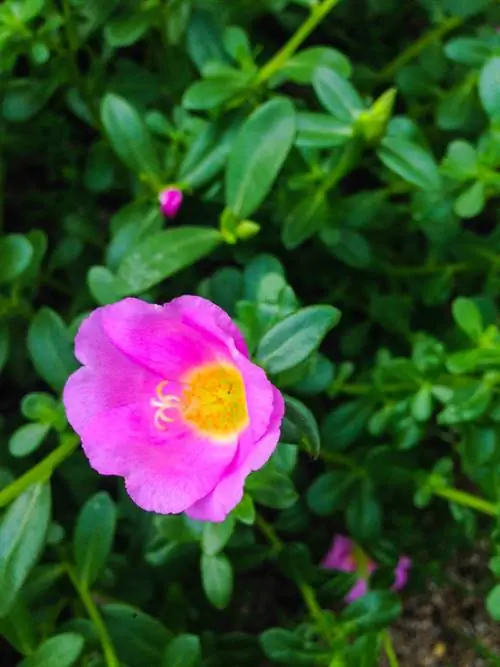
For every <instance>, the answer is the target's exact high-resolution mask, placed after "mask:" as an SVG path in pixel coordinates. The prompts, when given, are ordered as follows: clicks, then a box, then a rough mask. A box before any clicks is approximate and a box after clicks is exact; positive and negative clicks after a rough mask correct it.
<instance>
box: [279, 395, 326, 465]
mask: <svg viewBox="0 0 500 667" xmlns="http://www.w3.org/2000/svg"><path fill="white" fill-rule="evenodd" d="M285 407H286V410H285V417H284V420H283V424H282V436H281V437H282V440H284V441H285V442H289V443H292V444H297V445H299V444H302V445H304V446H305V447H306V448H307V450H308V451H309V452H311V454H312V455H313V456H317V455H318V454H319V450H320V448H321V440H320V437H319V428H318V423H317V422H316V419H315V417H314V415H313V413H312V412H311V410H309V408H308V407H307V406H306V405H304V403H302V402H301V401H299V400H298V399H296V398H292V397H291V396H285Z"/></svg>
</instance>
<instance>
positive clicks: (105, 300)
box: [87, 266, 129, 306]
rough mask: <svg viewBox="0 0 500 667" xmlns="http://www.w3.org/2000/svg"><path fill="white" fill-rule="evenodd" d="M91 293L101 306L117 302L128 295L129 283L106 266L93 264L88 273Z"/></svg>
mask: <svg viewBox="0 0 500 667" xmlns="http://www.w3.org/2000/svg"><path fill="white" fill-rule="evenodd" d="M87 283H88V286H89V290H90V293H91V294H92V296H93V297H94V299H95V300H96V301H97V303H98V304H99V305H100V306H107V305H108V304H110V303H116V302H117V301H120V299H123V297H124V296H128V294H129V289H128V285H127V283H126V282H125V281H124V280H121V279H120V278H118V277H117V276H115V275H114V274H113V273H112V272H111V271H110V270H109V269H107V268H106V267H105V266H91V267H90V269H89V272H88V274H87Z"/></svg>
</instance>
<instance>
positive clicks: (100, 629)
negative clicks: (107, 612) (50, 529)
mask: <svg viewBox="0 0 500 667" xmlns="http://www.w3.org/2000/svg"><path fill="white" fill-rule="evenodd" d="M65 567H66V570H67V572H68V575H69V578H70V579H71V582H72V583H73V586H74V587H75V590H76V592H77V593H78V595H79V597H80V600H81V601H82V603H83V606H84V607H85V609H86V610H87V614H88V615H89V618H90V620H91V621H92V623H93V624H94V627H95V629H96V632H97V635H98V637H99V641H100V642H101V646H102V650H103V653H104V658H105V659H106V664H107V666H108V667H120V661H119V660H118V657H117V655H116V652H115V648H114V646H113V642H112V641H111V637H110V635H109V632H108V628H107V627H106V624H105V623H104V621H103V620H102V616H101V614H100V613H99V610H98V608H97V606H96V604H95V602H94V600H93V598H92V595H91V594H90V591H89V589H88V588H87V586H86V585H85V584H82V583H81V582H80V581H79V579H78V576H77V574H76V572H75V571H74V569H73V568H72V566H71V565H70V564H69V563H66V564H65Z"/></svg>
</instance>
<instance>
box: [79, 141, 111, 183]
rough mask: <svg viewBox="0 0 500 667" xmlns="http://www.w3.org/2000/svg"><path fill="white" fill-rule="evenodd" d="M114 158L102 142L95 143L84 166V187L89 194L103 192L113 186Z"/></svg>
mask: <svg viewBox="0 0 500 667" xmlns="http://www.w3.org/2000/svg"><path fill="white" fill-rule="evenodd" d="M114 175H115V158H114V155H113V154H112V152H111V150H110V148H109V146H107V144H105V143H104V142H98V143H95V144H94V145H93V146H92V148H91V149H90V152H89V154H88V157H87V163H86V165H85V173H84V181H85V187H86V188H87V189H88V190H90V191H91V192H105V191H106V190H109V189H110V187H111V186H112V185H113V179H114Z"/></svg>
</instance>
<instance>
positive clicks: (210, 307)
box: [165, 294, 248, 357]
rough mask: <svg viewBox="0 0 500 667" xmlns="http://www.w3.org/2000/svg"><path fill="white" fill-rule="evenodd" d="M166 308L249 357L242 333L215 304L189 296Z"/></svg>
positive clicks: (175, 300)
mask: <svg viewBox="0 0 500 667" xmlns="http://www.w3.org/2000/svg"><path fill="white" fill-rule="evenodd" d="M165 307H166V308H168V309H172V310H174V311H175V312H176V313H178V314H179V315H180V316H181V318H182V321H183V322H185V323H186V324H189V325H190V326H192V327H193V328H195V329H196V330H198V331H200V332H201V333H203V332H207V331H208V332H209V333H210V334H211V335H212V336H214V337H215V338H218V339H219V340H220V341H221V342H222V343H224V345H230V344H231V343H233V344H234V345H235V346H236V349H237V350H238V352H240V353H241V354H242V355H243V356H245V357H248V348H247V345H246V343H245V339H244V338H243V336H242V334H241V331H240V330H239V329H238V327H237V326H236V324H234V322H233V321H232V319H231V318H230V317H229V315H228V314H227V313H226V311H224V310H222V308H219V306H217V305H216V304H215V303H212V302H211V301H208V299H204V298H202V297H201V296H192V295H189V294H188V295H185V296H180V297H179V298H177V299H173V300H172V301H170V303H168V304H166V306H165Z"/></svg>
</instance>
